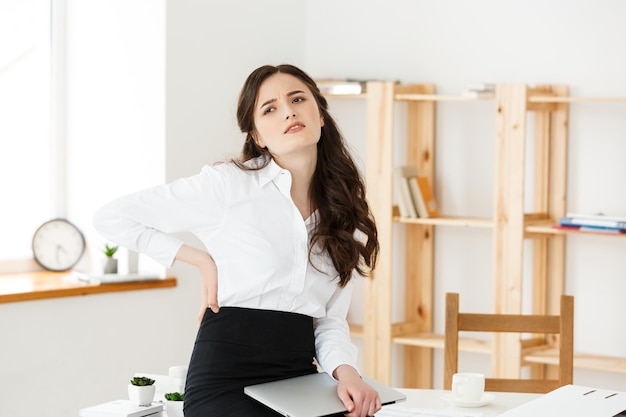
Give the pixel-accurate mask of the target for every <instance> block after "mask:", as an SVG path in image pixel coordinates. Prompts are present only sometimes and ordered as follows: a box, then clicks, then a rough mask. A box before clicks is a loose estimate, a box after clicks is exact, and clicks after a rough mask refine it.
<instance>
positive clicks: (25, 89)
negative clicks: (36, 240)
mask: <svg viewBox="0 0 626 417" xmlns="http://www.w3.org/2000/svg"><path fill="white" fill-rule="evenodd" d="M51 17H52V6H51V2H50V0H3V1H2V2H0V178H1V184H2V198H1V201H2V209H1V210H0V212H1V213H2V214H1V215H0V233H1V235H0V236H1V237H0V262H1V261H5V260H7V259H11V260H15V259H29V258H32V254H31V249H30V240H31V236H32V233H33V232H34V230H35V228H36V227H37V226H38V224H40V223H42V222H43V221H44V220H46V219H49V218H50V217H52V216H53V214H54V213H53V210H54V209H53V204H54V200H53V197H54V195H53V189H54V187H53V181H54V175H53V158H52V157H51V156H52V150H53V135H52V129H53V124H52V117H51V109H52V105H51V104H52V94H51V91H52V76H51V69H52V48H51V41H52V36H51V33H52V25H51V20H52V19H51ZM57 196H58V194H57Z"/></svg>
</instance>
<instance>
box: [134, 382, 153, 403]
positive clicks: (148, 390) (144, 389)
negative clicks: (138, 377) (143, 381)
mask: <svg viewBox="0 0 626 417" xmlns="http://www.w3.org/2000/svg"><path fill="white" fill-rule="evenodd" d="M155 390H156V387H155V386H154V384H153V385H143V386H139V385H133V384H128V399H129V400H130V401H131V402H132V403H133V404H135V405H143V406H147V405H150V404H152V400H154V392H155Z"/></svg>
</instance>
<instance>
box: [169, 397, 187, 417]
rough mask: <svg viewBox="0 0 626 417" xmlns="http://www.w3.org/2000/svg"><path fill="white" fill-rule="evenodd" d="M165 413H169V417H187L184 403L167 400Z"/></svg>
mask: <svg viewBox="0 0 626 417" xmlns="http://www.w3.org/2000/svg"><path fill="white" fill-rule="evenodd" d="M165 411H167V417H185V415H184V414H183V402H182V401H170V400H165Z"/></svg>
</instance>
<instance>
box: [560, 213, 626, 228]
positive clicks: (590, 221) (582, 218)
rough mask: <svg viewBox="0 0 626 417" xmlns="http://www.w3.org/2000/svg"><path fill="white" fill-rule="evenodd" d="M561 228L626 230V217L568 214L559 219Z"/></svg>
mask: <svg viewBox="0 0 626 417" xmlns="http://www.w3.org/2000/svg"><path fill="white" fill-rule="evenodd" d="M559 225H560V226H587V227H605V228H614V229H623V230H626V218H625V217H612V216H605V215H602V214H577V213H567V216H566V217H561V218H560V219H559Z"/></svg>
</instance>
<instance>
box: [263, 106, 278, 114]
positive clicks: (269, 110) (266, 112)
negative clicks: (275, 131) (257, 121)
mask: <svg viewBox="0 0 626 417" xmlns="http://www.w3.org/2000/svg"><path fill="white" fill-rule="evenodd" d="M274 110H276V108H275V107H267V108H266V109H265V110H263V114H268V113H271V112H273V111H274Z"/></svg>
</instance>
